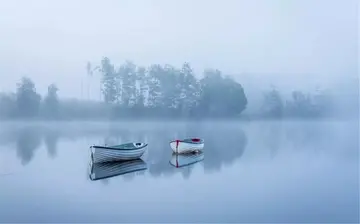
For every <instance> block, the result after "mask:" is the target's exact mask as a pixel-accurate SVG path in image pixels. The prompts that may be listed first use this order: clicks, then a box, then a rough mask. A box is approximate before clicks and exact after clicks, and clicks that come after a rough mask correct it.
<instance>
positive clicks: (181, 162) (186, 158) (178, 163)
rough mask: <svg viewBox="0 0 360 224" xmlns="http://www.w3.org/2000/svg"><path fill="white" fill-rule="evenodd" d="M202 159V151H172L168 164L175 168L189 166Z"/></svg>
mask: <svg viewBox="0 0 360 224" xmlns="http://www.w3.org/2000/svg"><path fill="white" fill-rule="evenodd" d="M202 160H204V152H197V153H186V154H176V153H173V155H172V157H171V159H170V161H169V162H170V164H171V165H173V166H174V167H176V168H181V167H184V166H190V165H193V164H195V163H198V162H200V161H202Z"/></svg>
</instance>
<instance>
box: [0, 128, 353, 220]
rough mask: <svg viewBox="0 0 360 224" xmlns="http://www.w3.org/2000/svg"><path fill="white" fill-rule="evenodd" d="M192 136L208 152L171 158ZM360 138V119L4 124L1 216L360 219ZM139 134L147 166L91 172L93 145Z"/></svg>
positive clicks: (0, 151)
mask: <svg viewBox="0 0 360 224" xmlns="http://www.w3.org/2000/svg"><path fill="white" fill-rule="evenodd" d="M193 136H198V137H202V138H204V139H205V148H204V160H203V161H201V162H197V163H195V164H192V165H190V166H185V167H182V168H175V167H173V166H171V165H170V163H169V160H170V159H171V157H172V155H171V149H170V147H169V144H168V142H169V141H170V140H172V139H174V138H186V137H193ZM358 140H359V132H358V122H357V121H346V122H345V121H342V122H340V121H321V122H320V121H317V122H314V121H313V122H310V121H306V122H300V121H287V122H242V123H241V122H223V123H220V122H214V123H199V124H190V123H176V122H164V123H156V122H126V123H125V122H119V123H113V124H107V123H84V122H68V123H27V124H21V123H1V125H0V222H133V221H134V222H200V221H202V222H359V172H358V168H359V153H358V149H359V144H358ZM132 141H142V142H147V143H149V146H148V149H147V152H146V154H145V155H144V156H143V158H142V159H143V161H144V163H145V164H146V168H147V169H146V170H142V171H137V172H132V173H127V174H124V175H118V176H114V177H110V178H105V179H101V180H95V181H93V180H90V178H89V173H90V172H100V171H99V170H96V169H95V171H94V169H93V170H91V166H90V158H89V146H90V145H91V144H104V143H107V144H117V143H123V142H132ZM122 169H123V168H121V166H118V169H117V170H115V172H121V171H122ZM103 174H104V173H103ZM105 174H106V173H105Z"/></svg>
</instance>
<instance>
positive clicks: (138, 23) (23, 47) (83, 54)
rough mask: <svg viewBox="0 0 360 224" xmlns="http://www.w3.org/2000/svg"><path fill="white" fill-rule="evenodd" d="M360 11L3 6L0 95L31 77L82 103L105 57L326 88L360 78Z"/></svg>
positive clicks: (235, 1)
mask: <svg viewBox="0 0 360 224" xmlns="http://www.w3.org/2000/svg"><path fill="white" fill-rule="evenodd" d="M358 10H359V7H358V1H356V0H343V1H341V0H223V1H220V0H206V1H205V0H193V1H190V0H181V1H180V0H177V1H175V0H102V1H100V0H76V1H74V0H73V1H70V0H22V1H21V0H0V30H1V32H0V78H1V79H0V90H6V91H9V90H12V89H14V88H15V83H16V82H17V81H18V80H19V79H20V78H21V76H24V75H26V76H29V77H31V78H32V79H33V80H34V81H35V82H36V84H37V87H38V89H39V91H40V92H41V93H44V92H45V91H46V86H47V85H48V84H50V83H51V82H55V83H56V84H58V86H59V88H60V90H61V92H60V94H61V95H62V96H65V97H69V96H75V97H79V96H81V90H80V89H81V88H80V87H81V79H82V78H84V77H85V76H86V69H85V68H86V62H87V61H91V62H92V63H98V62H99V61H100V60H101V57H102V56H108V57H109V58H110V59H112V60H113V61H114V62H115V63H121V62H122V61H124V60H126V59H130V60H133V61H134V62H135V63H137V64H142V65H149V64H151V63H170V64H174V65H181V63H182V62H184V61H188V62H190V63H191V64H192V65H193V67H194V68H195V69H196V71H200V72H201V71H202V70H203V69H204V68H208V67H212V68H218V69H220V70H222V71H224V72H226V73H228V74H234V75H236V77H237V78H239V79H244V77H256V79H255V80H259V78H260V79H263V80H293V81H294V80H310V77H315V78H316V80H318V81H319V80H320V81H319V82H321V81H324V82H326V81H328V80H334V79H335V78H336V77H340V76H341V75H356V72H357V69H358V67H357V65H358V59H357V51H358V50H359V48H358V28H359V26H358ZM241 74H247V75H246V76H245V75H244V76H241ZM249 74H254V75H249ZM93 82H94V83H93V85H95V81H93ZM274 82H276V81H274ZM294 82H295V81H294ZM96 85H97V84H96ZM92 88H94V89H93V91H92V97H95V96H98V88H95V87H92Z"/></svg>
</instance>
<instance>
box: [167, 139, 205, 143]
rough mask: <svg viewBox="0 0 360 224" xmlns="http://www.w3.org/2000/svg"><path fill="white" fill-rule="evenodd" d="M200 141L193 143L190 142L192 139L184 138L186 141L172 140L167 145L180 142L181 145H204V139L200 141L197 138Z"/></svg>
mask: <svg viewBox="0 0 360 224" xmlns="http://www.w3.org/2000/svg"><path fill="white" fill-rule="evenodd" d="M199 139H200V141H199V142H194V141H192V139H191V138H186V139H182V140H172V141H170V142H169V143H170V144H171V143H173V142H177V141H178V142H179V143H180V142H182V143H189V144H204V139H202V138H199Z"/></svg>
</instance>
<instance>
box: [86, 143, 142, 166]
mask: <svg viewBox="0 0 360 224" xmlns="http://www.w3.org/2000/svg"><path fill="white" fill-rule="evenodd" d="M145 150H146V148H145V147H143V148H139V149H133V150H118V149H109V148H94V147H93V148H91V159H92V161H93V162H94V163H103V162H114V161H124V160H134V159H139V158H140V157H141V156H142V155H143V154H144V152H145Z"/></svg>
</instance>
